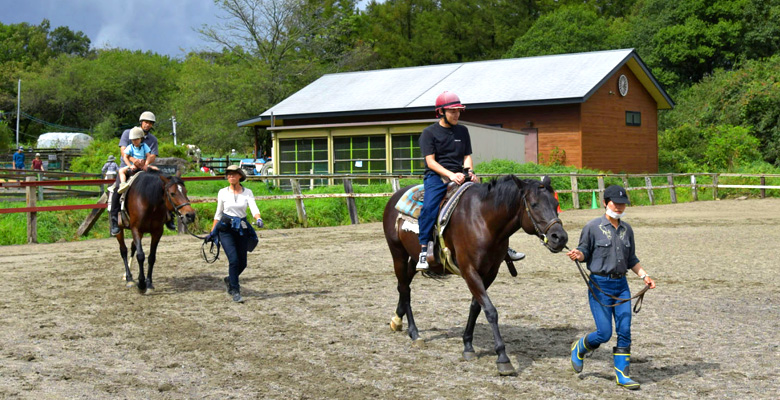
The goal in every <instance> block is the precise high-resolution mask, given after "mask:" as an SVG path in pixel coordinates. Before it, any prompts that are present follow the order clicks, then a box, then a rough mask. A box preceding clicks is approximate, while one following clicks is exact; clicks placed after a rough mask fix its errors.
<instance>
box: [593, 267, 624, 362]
mask: <svg viewBox="0 0 780 400" xmlns="http://www.w3.org/2000/svg"><path fill="white" fill-rule="evenodd" d="M590 279H592V280H593V281H595V282H596V284H597V285H599V287H600V288H601V290H603V291H604V292H606V293H608V294H611V295H612V296H615V297H619V298H623V299H627V298H629V297H631V291H630V290H629V288H628V281H627V280H626V277H622V278H618V279H612V278H609V277H607V276H599V275H596V274H591V275H590ZM593 291H594V292H596V296H598V299H599V301H600V302H602V303H603V304H605V305H612V304H615V303H617V300H614V299H611V298H609V297H607V295H605V294H604V293H601V292H600V291H599V290H598V289H596V288H595V287H594V288H593ZM588 301H589V302H590V312H591V313H592V314H593V320H594V321H595V322H596V331H595V332H591V333H590V334H589V335H588V343H589V344H591V345H594V346H598V345H600V344H601V343H606V342H608V341H609V339H610V338H611V337H612V320H613V319H614V320H615V333H617V347H629V346H631V302H630V301H627V302H625V303H623V304H621V305H619V306H617V307H604V306H602V305H601V304H599V303H598V302H596V300H595V299H594V298H593V294H591V293H590V291H588Z"/></svg>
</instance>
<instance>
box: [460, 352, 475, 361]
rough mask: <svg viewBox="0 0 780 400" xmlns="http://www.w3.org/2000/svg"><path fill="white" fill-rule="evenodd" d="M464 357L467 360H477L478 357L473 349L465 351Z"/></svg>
mask: <svg viewBox="0 0 780 400" xmlns="http://www.w3.org/2000/svg"><path fill="white" fill-rule="evenodd" d="M463 359H464V360H466V361H471V360H476V359H477V353H475V352H473V351H464V352H463Z"/></svg>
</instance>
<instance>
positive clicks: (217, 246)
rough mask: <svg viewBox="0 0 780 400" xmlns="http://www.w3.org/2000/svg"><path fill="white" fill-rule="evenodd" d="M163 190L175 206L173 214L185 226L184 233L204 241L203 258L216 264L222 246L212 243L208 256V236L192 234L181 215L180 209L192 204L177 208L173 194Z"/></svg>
mask: <svg viewBox="0 0 780 400" xmlns="http://www.w3.org/2000/svg"><path fill="white" fill-rule="evenodd" d="M163 190H164V191H165V194H166V195H167V196H168V201H169V202H170V203H171V206H173V208H174V210H173V214H175V216H176V217H177V218H179V222H181V224H182V225H183V226H184V231H185V232H187V233H188V234H190V235H191V236H192V237H194V238H196V239H200V240H202V241H203V243H202V244H201V245H200V253H201V256H203V261H205V262H206V263H208V264H213V263H215V262H216V261H217V259H218V258H219V251H220V248H221V247H222V246H220V245H219V243H214V241H210V243H211V246H210V247H209V250H208V254H207V252H206V243H209V241H207V240H206V236H205V235H204V236H198V235H196V234H194V233H192V232H190V229H189V227H187V224H186V223H185V222H184V216H183V215H181V213H180V212H179V209H181V208H182V207H184V206H187V205H189V204H190V203H189V202H187V203H184V204H180V205H178V206H177V205H176V204H175V203H174V202H173V197H172V196H171V193H170V192H169V191H168V190H167V187H164V188H163ZM214 247H216V248H217V249H216V251H215V250H214ZM209 254H213V255H214V258H211V259H210V258H209Z"/></svg>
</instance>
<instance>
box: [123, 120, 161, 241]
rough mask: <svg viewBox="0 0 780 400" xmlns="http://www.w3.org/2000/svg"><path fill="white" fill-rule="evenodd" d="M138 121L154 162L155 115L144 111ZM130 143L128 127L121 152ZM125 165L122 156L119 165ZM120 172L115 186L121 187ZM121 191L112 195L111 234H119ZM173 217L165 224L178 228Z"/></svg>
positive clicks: (155, 139) (144, 141) (155, 141)
mask: <svg viewBox="0 0 780 400" xmlns="http://www.w3.org/2000/svg"><path fill="white" fill-rule="evenodd" d="M138 121H139V122H140V124H141V129H143V131H144V137H143V139H142V140H141V143H144V144H146V145H147V146H149V150H150V151H149V154H148V155H147V163H148V164H152V163H154V160H155V158H157V154H158V153H157V151H158V150H157V138H156V137H155V136H154V135H153V134H152V133H151V130H152V128H154V122H155V116H154V114H153V113H152V112H150V111H144V112H143V113H142V114H141V116H140V117H139V118H138ZM128 145H130V129H126V130H125V131H124V132H122V137H121V138H120V139H119V151H120V154H124V153H125V147H127V146H128ZM124 166H125V160H124V159H123V158H120V164H119V167H120V168H121V167H124ZM119 184H120V182H119V174H117V178H116V182H115V187H116V188H117V189H118V188H119ZM120 197H121V196H120V195H119V193H117V191H116V190H114V192H113V194H112V195H111V206H110V208H109V210H110V212H109V220H110V225H111V236H116V235H117V234H119V207H120V205H119V199H120ZM173 221H174V220H173V217H171V218H169V220H168V221H167V222H166V223H165V226H167V227H168V229H171V230H176V225H175V224H174V222H173Z"/></svg>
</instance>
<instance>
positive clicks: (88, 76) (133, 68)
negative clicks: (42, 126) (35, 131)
mask: <svg viewBox="0 0 780 400" xmlns="http://www.w3.org/2000/svg"><path fill="white" fill-rule="evenodd" d="M178 69H179V64H178V63H177V62H176V61H174V60H171V59H170V58H169V57H167V56H160V55H157V54H152V53H149V52H146V53H144V52H140V51H129V50H101V51H99V52H97V55H96V57H95V58H81V57H72V56H70V55H65V54H63V55H60V56H59V57H57V58H56V59H55V60H54V61H53V62H51V63H49V64H48V65H46V66H45V67H43V68H42V69H41V70H40V71H30V72H27V73H25V74H24V75H23V78H22V79H23V81H24V82H27V83H26V85H25V90H24V96H23V97H22V108H23V109H24V110H27V111H26V112H27V113H28V114H32V115H35V116H36V117H38V118H41V119H43V120H46V121H49V122H53V123H57V124H60V125H66V126H72V127H80V128H87V129H91V128H92V127H94V126H96V125H97V124H99V123H101V122H103V121H104V120H106V118H109V116H112V115H113V116H115V117H116V118H117V120H118V122H119V123H120V124H137V123H138V116H139V115H140V114H141V112H143V111H145V110H152V111H154V112H155V114H156V115H157V117H158V120H163V119H165V117H166V115H170V110H167V109H166V104H167V103H168V101H169V99H170V98H171V97H172V96H173V95H174V94H175V93H176V91H177V88H176V75H177V72H178ZM158 125H159V124H158Z"/></svg>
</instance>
